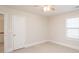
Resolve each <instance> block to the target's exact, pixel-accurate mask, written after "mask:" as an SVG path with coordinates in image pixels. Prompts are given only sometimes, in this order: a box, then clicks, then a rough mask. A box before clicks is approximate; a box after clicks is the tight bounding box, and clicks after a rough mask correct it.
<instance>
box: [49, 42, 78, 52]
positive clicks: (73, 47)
mask: <svg viewBox="0 0 79 59" xmlns="http://www.w3.org/2000/svg"><path fill="white" fill-rule="evenodd" d="M50 42H51V43H55V44H59V45H63V46H66V47H69V48H72V49H76V50H78V51H79V46H73V45H70V44H65V43H62V42H57V41H50Z"/></svg>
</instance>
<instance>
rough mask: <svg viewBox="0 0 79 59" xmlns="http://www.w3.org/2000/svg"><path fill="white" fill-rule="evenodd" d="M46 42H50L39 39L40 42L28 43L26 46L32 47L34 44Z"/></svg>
mask: <svg viewBox="0 0 79 59" xmlns="http://www.w3.org/2000/svg"><path fill="white" fill-rule="evenodd" d="M45 42H48V40H44V41H38V42H34V43H32V44H27V45H26V46H25V48H27V47H31V46H34V45H37V44H41V43H45Z"/></svg>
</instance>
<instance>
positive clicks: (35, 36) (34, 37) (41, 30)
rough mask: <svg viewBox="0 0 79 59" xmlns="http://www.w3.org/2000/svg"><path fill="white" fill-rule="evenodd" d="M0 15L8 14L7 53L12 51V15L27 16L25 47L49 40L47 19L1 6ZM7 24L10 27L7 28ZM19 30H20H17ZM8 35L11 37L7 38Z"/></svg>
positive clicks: (6, 22)
mask: <svg viewBox="0 0 79 59" xmlns="http://www.w3.org/2000/svg"><path fill="white" fill-rule="evenodd" d="M0 13H3V14H6V15H7V16H6V17H7V20H6V21H5V27H6V28H5V29H7V30H5V31H7V32H8V34H6V33H5V34H6V35H5V37H6V38H7V39H5V49H6V51H10V50H12V43H13V42H12V37H11V33H12V29H11V28H12V27H11V25H12V24H11V23H12V21H11V16H12V15H22V16H23V15H24V16H26V28H27V30H26V33H27V35H26V39H25V40H26V42H25V46H26V47H27V46H28V45H30V44H34V43H39V42H44V41H46V40H47V38H48V37H47V35H48V32H47V31H48V20H47V17H44V16H41V15H36V14H31V13H28V12H23V11H19V10H16V9H10V8H6V7H3V6H0ZM6 24H7V25H8V26H6ZM17 30H18V29H17ZM7 35H9V36H8V37H7Z"/></svg>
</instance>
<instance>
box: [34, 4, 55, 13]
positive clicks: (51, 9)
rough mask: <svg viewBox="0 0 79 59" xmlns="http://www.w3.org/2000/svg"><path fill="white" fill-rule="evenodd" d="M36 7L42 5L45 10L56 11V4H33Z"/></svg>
mask: <svg viewBox="0 0 79 59" xmlns="http://www.w3.org/2000/svg"><path fill="white" fill-rule="evenodd" d="M33 6H34V7H41V8H42V9H43V11H44V12H50V11H55V10H56V8H55V6H54V5H33Z"/></svg>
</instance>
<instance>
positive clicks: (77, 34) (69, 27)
mask: <svg viewBox="0 0 79 59" xmlns="http://www.w3.org/2000/svg"><path fill="white" fill-rule="evenodd" d="M66 36H67V37H69V38H77V39H79V18H69V19H67V20H66Z"/></svg>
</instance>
